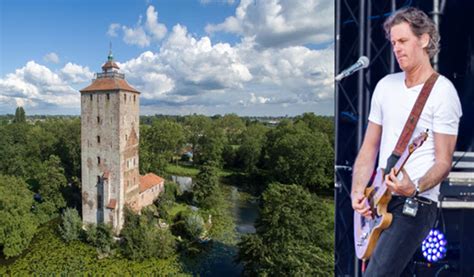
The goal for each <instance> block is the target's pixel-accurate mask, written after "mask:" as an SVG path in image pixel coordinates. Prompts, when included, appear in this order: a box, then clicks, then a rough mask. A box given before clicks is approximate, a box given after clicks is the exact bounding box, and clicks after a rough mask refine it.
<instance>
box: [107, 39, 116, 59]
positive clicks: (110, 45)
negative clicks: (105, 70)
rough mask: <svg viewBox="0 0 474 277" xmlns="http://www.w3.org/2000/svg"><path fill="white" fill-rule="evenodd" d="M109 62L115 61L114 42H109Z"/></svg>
mask: <svg viewBox="0 0 474 277" xmlns="http://www.w3.org/2000/svg"><path fill="white" fill-rule="evenodd" d="M107 60H109V61H113V60H114V56H113V55H112V41H109V56H108V57H107Z"/></svg>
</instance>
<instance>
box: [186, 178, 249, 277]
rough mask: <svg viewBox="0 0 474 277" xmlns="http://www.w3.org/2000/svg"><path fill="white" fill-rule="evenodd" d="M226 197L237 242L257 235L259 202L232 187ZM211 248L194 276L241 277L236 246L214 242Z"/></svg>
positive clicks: (240, 266)
mask: <svg viewBox="0 0 474 277" xmlns="http://www.w3.org/2000/svg"><path fill="white" fill-rule="evenodd" d="M226 195H227V198H228V200H229V201H230V203H231V207H232V215H233V217H234V221H235V225H236V227H235V232H236V236H237V241H238V240H239V239H240V237H241V236H242V235H243V234H249V233H255V226H254V222H255V220H256V219H257V217H258V202H257V201H256V200H255V199H254V198H253V197H250V196H248V195H247V194H245V193H242V192H240V191H238V189H237V188H236V187H230V193H227V194H226ZM209 247H210V248H209V249H207V251H205V252H204V253H203V255H205V256H203V257H202V259H199V260H200V265H199V270H198V271H194V272H193V274H199V275H201V276H211V277H214V276H216V277H217V276H226V277H233V276H241V274H242V270H243V266H242V264H237V263H235V258H236V255H237V252H238V250H237V246H236V245H229V244H225V243H222V242H220V241H216V240H214V241H212V243H211V244H210V246H209Z"/></svg>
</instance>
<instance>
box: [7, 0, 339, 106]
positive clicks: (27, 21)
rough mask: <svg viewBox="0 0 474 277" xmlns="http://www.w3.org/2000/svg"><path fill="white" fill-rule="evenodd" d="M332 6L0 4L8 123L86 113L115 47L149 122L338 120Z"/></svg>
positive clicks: (313, 0)
mask: <svg viewBox="0 0 474 277" xmlns="http://www.w3.org/2000/svg"><path fill="white" fill-rule="evenodd" d="M331 2H333V1H329V0H308V1H291V0H267V1H262V0H244V1H237V0H186V1H185V0H177V1H176V0H175V1H171V0H167V1H158V0H135V1H133V0H130V1H128V0H127V1H126V0H119V1H110V0H102V1H89V0H87V1H85V0H81V1H80V0H69V1H65V0H63V1H60V0H53V1H43V0H35V1H33V0H28V1H27V0H3V1H0V5H1V6H0V10H1V15H0V24H1V25H0V60H1V62H0V114H5V113H12V112H13V111H14V107H15V106H16V105H22V106H24V107H25V109H26V111H27V113H28V114H79V112H80V104H79V92H78V90H79V89H81V88H83V87H85V86H87V85H88V84H89V83H90V80H91V78H93V73H95V72H98V71H100V66H101V64H102V63H103V62H104V61H105V59H106V57H107V54H108V50H109V42H111V43H112V49H113V53H114V57H115V59H116V61H117V62H119V65H120V66H121V70H122V72H124V73H125V74H126V79H127V81H128V82H129V83H130V84H131V85H132V86H134V87H136V88H137V89H139V90H140V91H141V92H142V94H141V104H142V107H141V113H142V114H155V113H164V114H190V113H203V114H208V115H212V114H217V113H219V114H225V113H230V112H233V113H237V114H240V115H287V114H288V115H295V114H300V113H302V112H315V113H317V114H332V108H333V95H332V91H333V88H334V84H333V83H332V81H331V79H332V78H331V76H333V60H334V59H333V56H334V54H333V53H334V50H333V29H334V18H333V14H334V5H333V3H331Z"/></svg>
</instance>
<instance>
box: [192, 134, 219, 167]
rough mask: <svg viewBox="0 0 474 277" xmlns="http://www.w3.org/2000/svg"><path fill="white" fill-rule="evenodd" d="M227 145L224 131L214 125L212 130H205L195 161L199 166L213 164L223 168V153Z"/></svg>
mask: <svg viewBox="0 0 474 277" xmlns="http://www.w3.org/2000/svg"><path fill="white" fill-rule="evenodd" d="M226 144H227V140H226V137H225V135H224V131H223V130H222V129H221V128H218V127H216V126H215V125H213V127H212V128H209V129H207V130H204V133H203V135H202V136H201V137H200V138H199V147H198V148H197V153H195V154H194V160H195V161H196V162H197V163H199V164H205V163H207V164H213V165H214V166H217V167H221V166H222V153H223V152H224V147H225V145H226Z"/></svg>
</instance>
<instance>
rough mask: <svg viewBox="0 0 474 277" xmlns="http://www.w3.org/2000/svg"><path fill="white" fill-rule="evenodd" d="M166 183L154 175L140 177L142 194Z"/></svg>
mask: <svg viewBox="0 0 474 277" xmlns="http://www.w3.org/2000/svg"><path fill="white" fill-rule="evenodd" d="M164 181H165V179H163V178H161V177H160V176H158V175H156V174H153V173H148V174H146V175H145V176H140V192H144V191H145V190H147V189H149V188H151V187H154V186H156V185H159V184H162V183H164Z"/></svg>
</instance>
